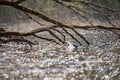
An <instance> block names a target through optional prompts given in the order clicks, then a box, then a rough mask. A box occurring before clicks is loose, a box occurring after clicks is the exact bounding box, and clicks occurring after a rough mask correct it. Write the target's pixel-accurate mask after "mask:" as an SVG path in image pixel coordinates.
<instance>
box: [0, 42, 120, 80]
mask: <svg viewBox="0 0 120 80" xmlns="http://www.w3.org/2000/svg"><path fill="white" fill-rule="evenodd" d="M21 46H22V47H24V45H20V44H17V45H16V44H15V43H10V44H8V45H3V47H1V48H0V80H120V53H119V52H120V50H119V49H118V50H117V51H116V52H115V51H114V50H113V51H108V50H107V49H105V48H104V49H101V48H98V49H97V48H96V50H94V49H93V50H90V49H89V48H83V47H81V46H80V47H78V50H77V51H73V52H68V51H66V50H64V49H62V48H58V47H52V48H47V45H43V46H39V45H35V46H33V48H32V50H31V52H29V53H27V54H26V53H25V51H24V49H22V47H21ZM116 48H117V47H116Z"/></svg>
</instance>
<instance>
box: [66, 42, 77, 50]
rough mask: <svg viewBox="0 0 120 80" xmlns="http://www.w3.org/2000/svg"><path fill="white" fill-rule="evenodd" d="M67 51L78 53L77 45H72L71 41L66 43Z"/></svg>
mask: <svg viewBox="0 0 120 80" xmlns="http://www.w3.org/2000/svg"><path fill="white" fill-rule="evenodd" d="M65 46H66V50H67V51H68V52H72V51H76V50H77V47H78V46H76V45H74V44H72V43H71V42H70V41H67V42H65Z"/></svg>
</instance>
